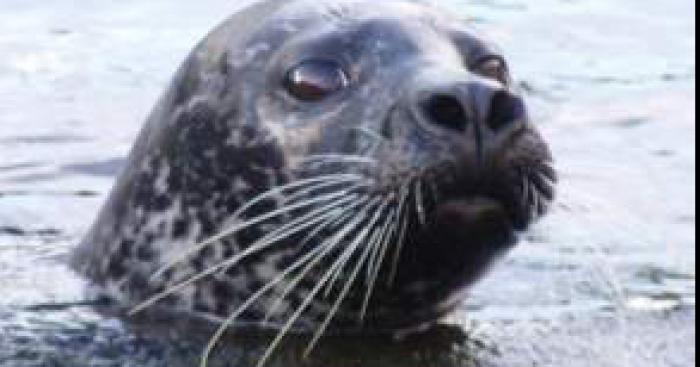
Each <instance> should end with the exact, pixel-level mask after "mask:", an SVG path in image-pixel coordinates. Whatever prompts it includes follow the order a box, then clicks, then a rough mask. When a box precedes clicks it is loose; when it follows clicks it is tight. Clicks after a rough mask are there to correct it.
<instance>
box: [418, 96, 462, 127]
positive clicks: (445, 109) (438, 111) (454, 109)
mask: <svg viewBox="0 0 700 367" xmlns="http://www.w3.org/2000/svg"><path fill="white" fill-rule="evenodd" d="M425 112H426V115H427V117H428V119H429V120H430V122H431V123H433V124H436V125H438V126H441V127H443V128H446V129H450V130H455V131H460V132H464V131H465V130H466V129H467V123H468V118H467V113H466V111H465V110H464V107H463V106H462V103H461V102H460V101H459V100H458V99H457V98H456V97H453V96H450V95H436V96H433V97H431V98H430V99H428V101H427V102H426V104H425Z"/></svg>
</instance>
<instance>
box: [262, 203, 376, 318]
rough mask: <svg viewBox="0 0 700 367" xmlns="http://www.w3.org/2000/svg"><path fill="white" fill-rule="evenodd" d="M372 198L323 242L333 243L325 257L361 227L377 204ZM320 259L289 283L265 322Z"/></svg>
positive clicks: (325, 243) (269, 310)
mask: <svg viewBox="0 0 700 367" xmlns="http://www.w3.org/2000/svg"><path fill="white" fill-rule="evenodd" d="M370 200H371V199H370V198H366V199H365V200H364V201H362V202H361V203H360V204H361V205H362V204H367V203H368V202H369V204H367V205H365V207H364V208H363V209H362V210H361V211H360V213H357V216H356V217H355V219H354V220H352V221H351V222H348V224H346V225H345V227H343V229H342V230H341V231H340V232H338V233H336V234H335V235H334V236H333V237H331V238H330V239H328V240H325V241H323V242H322V244H321V246H327V245H328V244H332V246H331V247H329V248H328V251H327V252H325V253H324V254H323V256H324V257H325V255H327V254H328V253H330V252H331V251H332V250H333V249H334V248H335V247H337V246H338V245H339V244H340V241H342V240H343V239H344V238H345V237H346V236H347V235H348V234H349V233H350V232H352V231H353V230H354V229H356V228H357V227H359V226H360V225H361V224H362V221H363V220H365V219H366V218H367V212H368V211H369V209H371V208H372V207H374V205H376V204H377V201H376V200H374V201H371V202H370ZM320 260H321V259H318V261H317V262H316V263H313V264H310V265H309V266H308V267H307V268H306V269H304V271H303V272H302V273H301V274H300V275H299V276H298V277H297V278H296V279H294V281H292V282H291V283H290V284H289V286H288V287H287V289H285V291H284V292H283V293H282V295H281V296H280V297H279V298H278V300H277V302H275V303H274V305H273V306H272V307H270V308H269V309H268V312H267V315H266V317H265V321H264V323H267V322H268V321H269V320H270V318H271V317H272V315H273V314H274V312H275V311H277V309H278V308H279V307H280V306H281V305H282V301H283V300H284V299H285V298H287V296H288V295H289V294H290V293H291V292H292V291H293V290H294V288H296V286H297V285H298V284H299V283H300V282H301V281H302V280H303V279H304V277H305V276H306V275H307V274H308V272H309V271H311V269H312V268H313V267H314V266H316V265H317V264H318V262H320Z"/></svg>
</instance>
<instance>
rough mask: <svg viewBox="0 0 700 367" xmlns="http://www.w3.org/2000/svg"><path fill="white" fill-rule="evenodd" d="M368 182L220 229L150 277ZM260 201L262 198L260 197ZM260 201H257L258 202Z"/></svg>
mask: <svg viewBox="0 0 700 367" xmlns="http://www.w3.org/2000/svg"><path fill="white" fill-rule="evenodd" d="M358 177H361V176H358ZM348 182H352V181H348ZM368 184H369V183H368V182H364V183H359V184H357V185H354V186H352V187H350V188H348V189H344V190H342V191H339V192H334V193H330V194H326V195H323V196H320V197H317V198H314V199H310V200H306V201H304V202H301V203H293V204H290V205H286V206H283V207H281V208H279V209H277V210H274V211H271V212H268V213H265V214H263V215H260V216H257V217H254V218H250V219H247V220H246V221H244V222H242V223H239V224H237V225H235V226H233V228H230V229H228V230H225V231H222V232H221V233H219V234H217V235H214V236H212V237H209V238H208V239H206V240H204V241H203V242H201V243H199V244H197V245H195V246H192V247H191V248H190V249H188V250H187V251H185V252H184V253H183V254H181V255H180V256H178V257H177V258H176V259H174V260H171V261H169V262H168V263H166V264H165V265H163V266H161V267H160V268H159V269H158V270H156V271H155V272H154V273H153V275H152V276H151V279H155V278H159V277H161V276H162V275H163V274H164V273H165V272H166V271H168V270H169V269H171V268H172V267H174V266H176V265H177V264H179V263H180V262H182V261H184V260H185V259H187V258H188V257H190V256H192V255H194V254H196V253H198V252H200V251H202V250H203V249H205V248H206V247H208V246H211V245H212V244H214V243H216V242H218V241H221V240H224V239H226V238H228V237H230V236H232V235H234V234H236V233H238V232H240V231H242V230H244V229H246V228H249V227H251V226H254V225H256V224H260V223H262V222H264V221H266V220H268V219H272V218H275V217H277V216H280V215H282V214H286V213H288V212H290V211H294V210H298V209H303V208H305V207H308V206H311V205H314V204H317V203H320V202H324V201H328V200H332V199H335V198H338V197H341V196H343V195H346V194H348V193H349V192H351V191H352V190H354V189H356V188H359V187H362V186H365V185H368ZM327 186H328V183H322V184H319V185H318V186H316V188H315V189H318V188H325V187H327ZM271 191H272V190H271ZM266 197H267V196H266ZM253 201H255V200H253ZM260 201H262V199H261V200H260ZM260 201H258V202H260ZM248 205H249V206H248V207H247V208H243V209H244V210H238V211H237V212H236V213H235V214H233V215H232V218H234V219H235V218H240V215H241V214H242V213H243V212H245V210H247V209H248V208H250V207H252V206H253V205H254V204H253V205H250V203H249V204H248Z"/></svg>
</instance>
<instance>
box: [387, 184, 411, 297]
mask: <svg viewBox="0 0 700 367" xmlns="http://www.w3.org/2000/svg"><path fill="white" fill-rule="evenodd" d="M405 188H406V191H405V193H404V194H403V195H402V198H401V203H400V204H399V218H400V219H399V222H401V226H400V230H399V236H398V238H397V243H396V252H395V254H394V260H393V262H392V266H391V273H390V275H389V286H392V285H393V284H394V281H395V280H396V276H397V273H398V268H399V261H400V260H401V253H402V252H403V246H404V243H403V242H404V240H405V238H406V231H407V229H408V211H407V210H404V207H405V204H406V201H407V200H408V197H409V195H410V192H411V190H410V182H409V183H407V184H406V186H405Z"/></svg>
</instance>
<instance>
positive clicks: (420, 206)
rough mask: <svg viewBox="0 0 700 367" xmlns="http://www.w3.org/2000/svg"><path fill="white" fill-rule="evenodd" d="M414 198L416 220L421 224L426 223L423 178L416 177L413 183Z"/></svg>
mask: <svg viewBox="0 0 700 367" xmlns="http://www.w3.org/2000/svg"><path fill="white" fill-rule="evenodd" d="M415 190H416V191H415V200H416V214H418V220H419V221H420V224H421V225H422V226H425V225H426V223H427V220H426V216H425V202H424V201H423V180H422V179H421V178H418V179H417V180H416V184H415Z"/></svg>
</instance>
